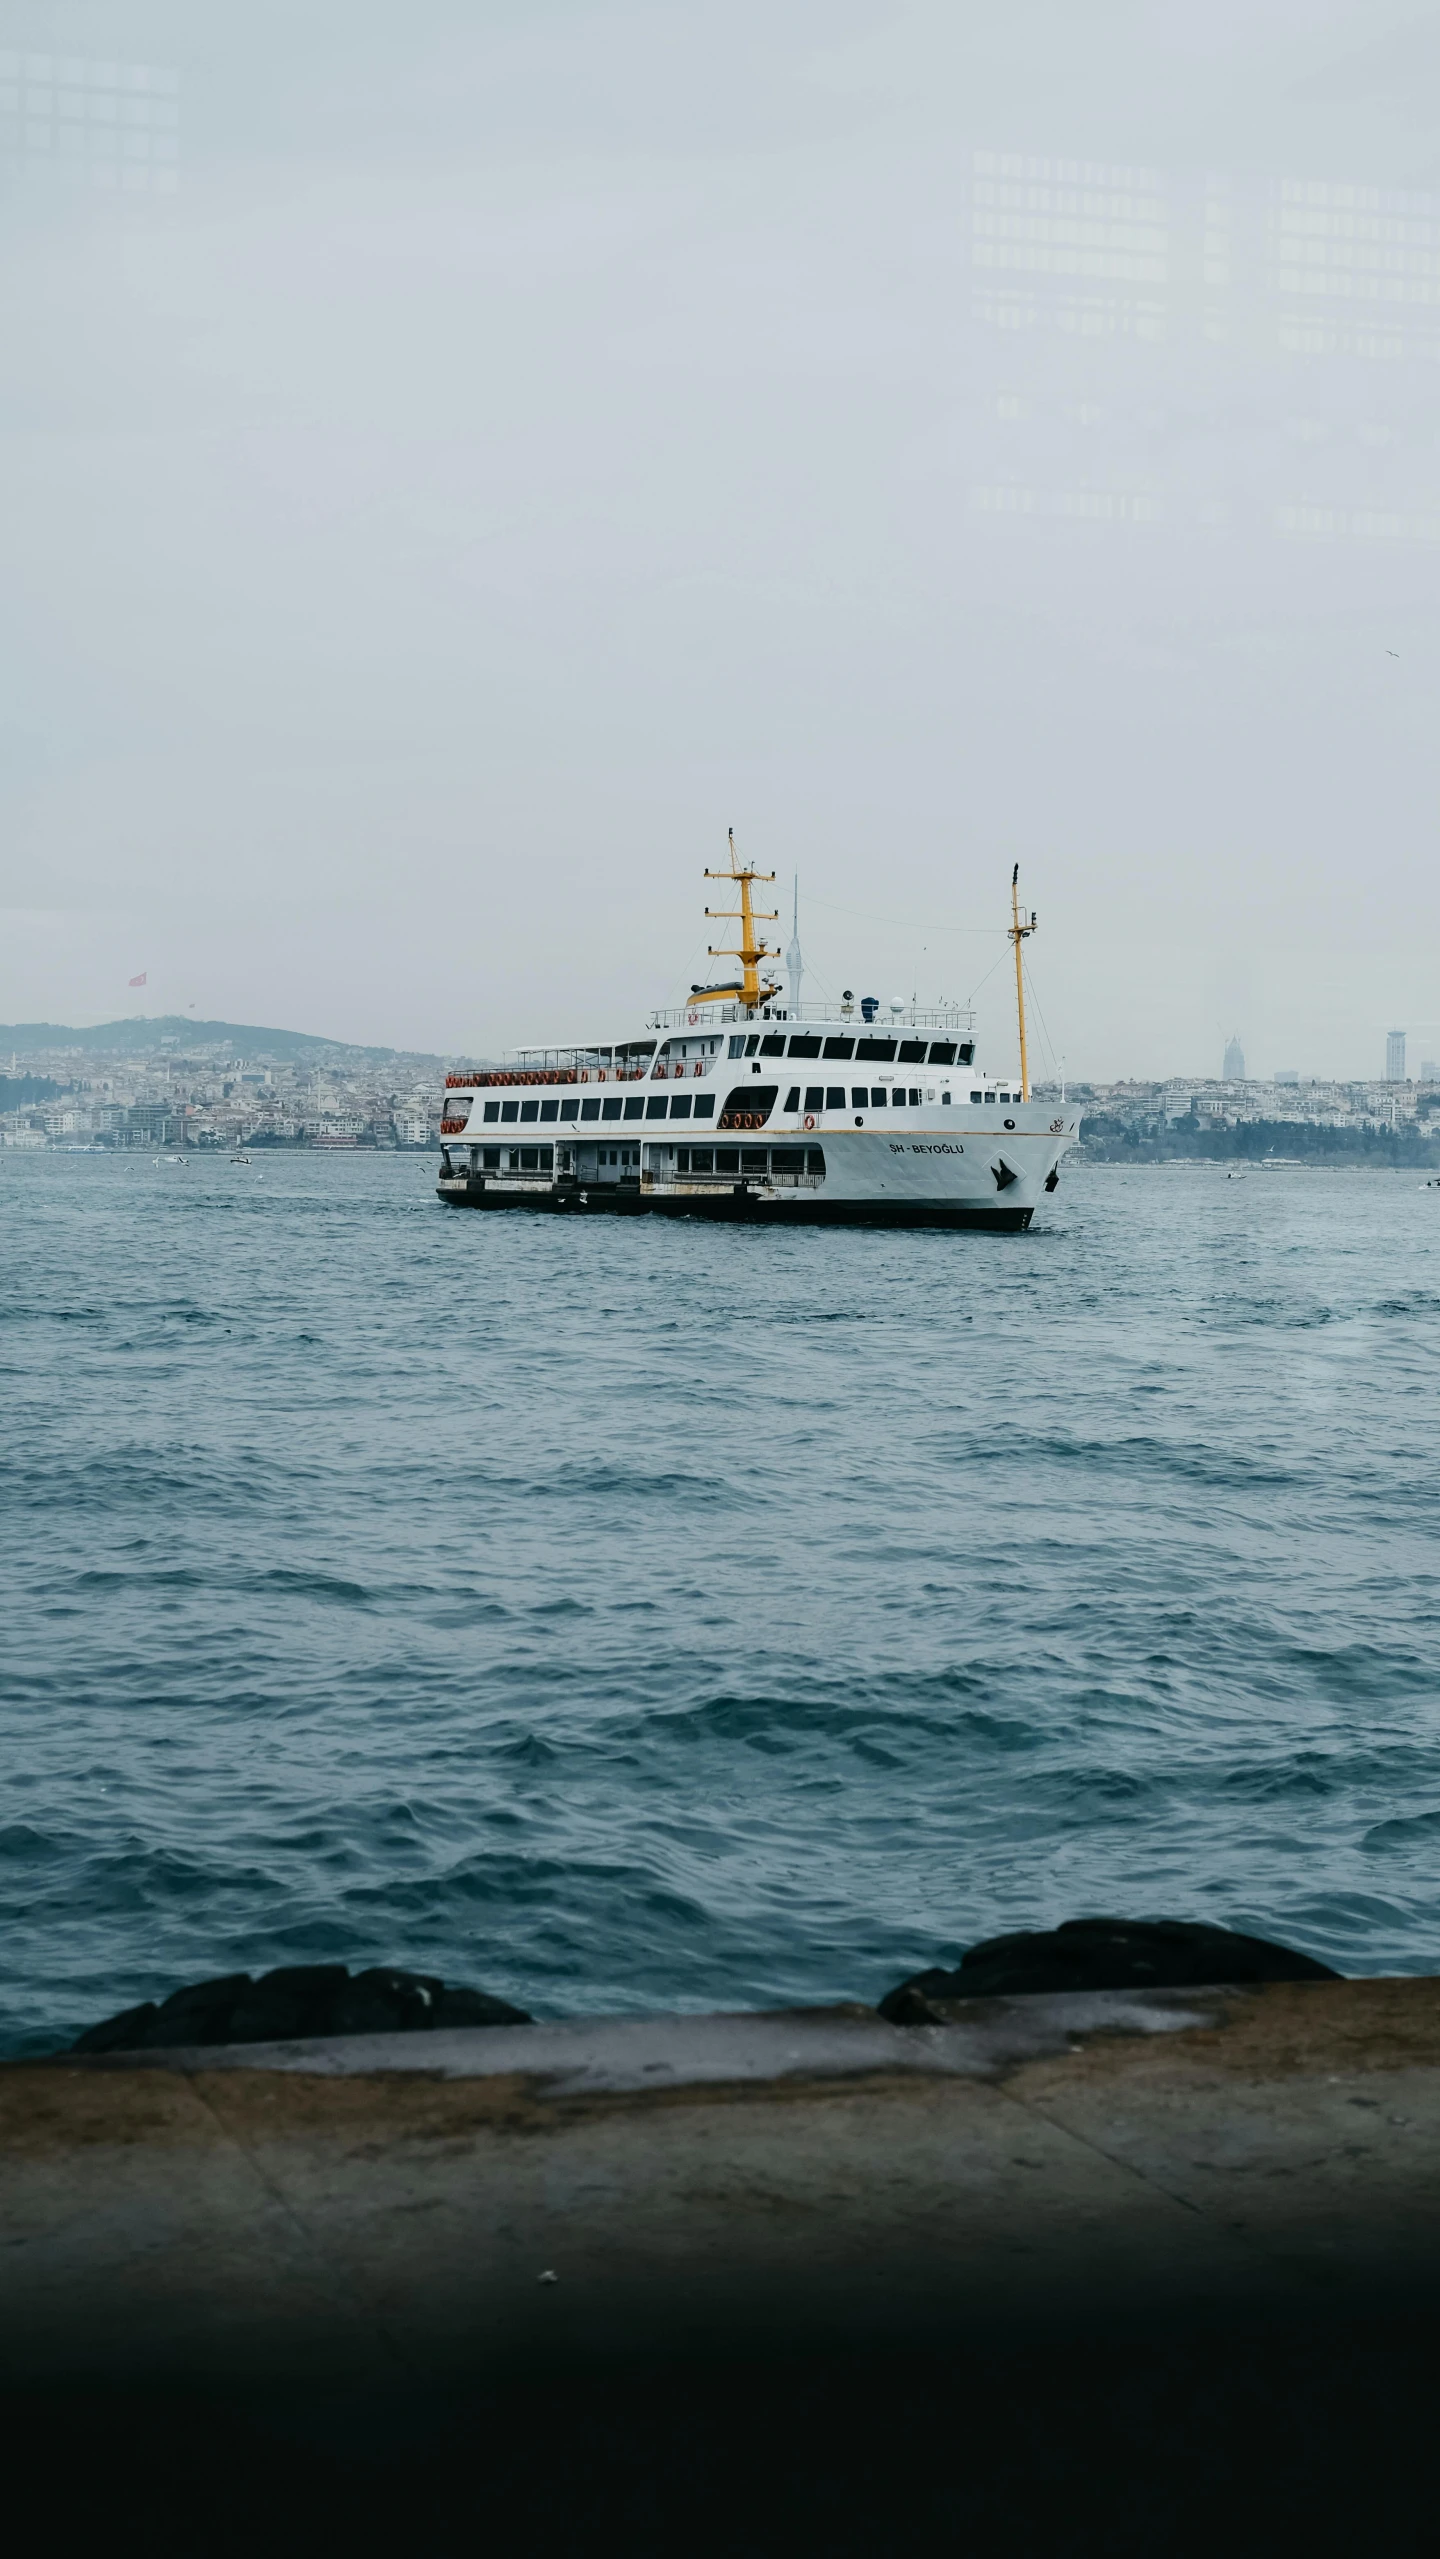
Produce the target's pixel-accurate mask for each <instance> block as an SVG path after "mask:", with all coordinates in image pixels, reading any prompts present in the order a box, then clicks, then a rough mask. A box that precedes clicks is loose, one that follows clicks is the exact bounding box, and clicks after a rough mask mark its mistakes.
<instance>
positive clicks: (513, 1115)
mask: <svg viewBox="0 0 1440 2559" xmlns="http://www.w3.org/2000/svg"><path fill="white" fill-rule="evenodd" d="M500 1117H501V1118H502V1120H518V1118H519V1117H520V1105H519V1103H518V1102H502V1103H501V1105H500Z"/></svg>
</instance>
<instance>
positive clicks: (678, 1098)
mask: <svg viewBox="0 0 1440 2559" xmlns="http://www.w3.org/2000/svg"><path fill="white" fill-rule="evenodd" d="M706 877H707V878H709V879H717V878H718V879H722V880H724V881H725V883H726V884H727V886H732V887H733V888H734V889H735V890H736V891H737V892H738V895H739V899H740V905H739V909H738V910H737V911H735V912H734V920H735V921H736V922H737V923H739V924H740V925H741V928H742V932H741V939H740V943H739V945H738V946H737V947H734V948H733V949H730V950H727V951H725V952H723V953H718V954H715V956H725V957H733V958H736V959H738V960H740V962H741V964H742V974H741V976H740V977H739V978H738V979H737V980H736V981H735V982H734V983H726V984H723V985H718V986H705V987H700V986H697V987H694V988H692V990H691V993H690V997H689V1000H688V1002H687V1003H685V1004H682V1005H679V1006H676V1007H674V1008H672V1009H670V1010H661V1011H659V1012H655V1013H652V1014H651V1015H650V1016H649V1017H648V1020H647V1022H646V1025H645V1028H644V1029H643V1031H639V1032H636V1033H634V1034H632V1035H631V1036H628V1037H624V1038H619V1039H612V1040H609V1041H599V1042H579V1043H576V1044H573V1045H563V1044H562V1045H559V1046H553V1047H545V1048H526V1049H519V1050H516V1051H515V1052H514V1053H513V1059H512V1060H511V1061H510V1062H507V1063H506V1064H505V1065H504V1066H500V1067H478V1068H475V1069H474V1070H472V1071H462V1072H457V1073H454V1074H450V1075H447V1076H446V1078H445V1101H444V1110H443V1116H442V1120H441V1149H442V1151H441V1170H440V1177H439V1184H438V1189H439V1196H440V1198H441V1199H442V1200H444V1201H446V1202H447V1203H448V1204H449V1205H451V1206H452V1207H457V1208H487V1209H501V1208H513V1209H545V1210H554V1211H560V1212H563V1213H565V1214H566V1215H570V1216H585V1215H595V1214H599V1215H603V1216H621V1217H625V1216H662V1217H702V1218H724V1219H730V1220H734V1219H743V1220H746V1221H747V1222H751V1223H763V1224H772V1225H773V1224H784V1225H802V1226H814V1225H882V1226H943V1227H972V1228H983V1229H988V1230H989V1231H991V1232H997V1231H1017V1230H1018V1231H1023V1229H1024V1228H1026V1227H1028V1225H1029V1224H1030V1221H1031V1219H1032V1217H1033V1216H1034V1214H1035V1210H1036V1208H1037V1206H1038V1205H1039V1203H1040V1201H1041V1200H1042V1199H1043V1197H1044V1196H1045V1194H1046V1193H1047V1192H1049V1191H1053V1190H1054V1189H1055V1187H1056V1184H1057V1181H1058V1179H1059V1167H1060V1161H1061V1158H1062V1156H1063V1155H1064V1153H1065V1151H1066V1149H1067V1147H1070V1146H1073V1145H1074V1143H1075V1141H1076V1138H1077V1137H1078V1135H1079V1117H1078V1114H1077V1113H1076V1111H1075V1110H1074V1108H1073V1106H1065V1105H1061V1106H1059V1107H1058V1108H1057V1106H1056V1105H1055V1104H1054V1103H1052V1102H1034V1101H1032V1100H1031V1099H1030V1097H1029V1079H1028V1074H1027V1071H1026V1062H1025V1030H1024V979H1023V970H1022V957H1021V955H1022V948H1023V943H1024V940H1025V938H1026V937H1027V936H1028V935H1029V934H1030V933H1031V932H1032V931H1033V930H1034V918H1033V917H1031V918H1030V919H1029V920H1028V921H1027V920H1026V919H1025V918H1024V917H1023V916H1022V914H1021V911H1020V906H1019V898H1018V874H1017V876H1016V879H1015V880H1012V884H1011V904H1012V923H1011V925H1010V927H1009V931H1010V933H1011V937H1012V939H1013V941H1014V943H1015V964H1016V995H1017V1011H1018V1019H1019V1030H1020V1047H1021V1064H1020V1066H1019V1068H1018V1069H1017V1070H1014V1071H1012V1072H1010V1073H989V1072H982V1071H981V1070H980V1068H979V1067H978V1066H977V1064H976V1042H975V1037H974V1030H973V1022H972V1016H971V1015H970V1013H969V1012H968V1011H967V1010H962V1009H960V1008H957V1007H940V1008H936V1009H926V1008H924V1007H920V1006H917V1005H915V1004H906V1003H903V1002H901V1001H899V1000H894V1001H891V1002H889V1003H887V1004H883V1005H882V1003H881V1002H880V1001H879V999H878V998H876V997H874V996H861V997H860V998H859V999H858V1001H857V1000H856V999H855V998H854V997H852V996H851V995H850V994H848V993H847V994H846V995H845V996H844V997H843V998H842V1000H841V1002H840V1003H839V1005H838V1006H833V1007H830V1008H824V1009H817V1008H816V1007H814V1006H810V1005H805V1006H801V1007H799V1008H792V1007H789V1006H787V1005H786V1004H785V1003H784V1001H783V1000H782V999H783V990H782V988H781V987H780V986H778V985H777V984H773V983H770V982H767V981H766V980H764V979H762V976H761V972H760V963H761V962H762V961H763V960H765V959H767V958H769V957H771V956H773V955H772V954H771V953H770V952H769V951H767V948H766V946H765V944H764V943H763V942H759V941H757V940H756V925H757V923H758V922H761V921H768V920H770V919H769V918H766V917H757V915H756V914H755V911H754V909H753V906H752V901H751V889H752V886H753V883H754V882H755V881H756V880H757V879H768V878H770V877H773V874H770V873H765V872H757V871H754V870H751V869H749V868H746V867H742V866H740V865H739V864H738V863H737V861H736V858H735V852H734V839H733V836H732V838H731V867H730V869H729V870H727V871H724V872H707V874H706ZM725 912H727V913H729V912H730V911H729V910H725Z"/></svg>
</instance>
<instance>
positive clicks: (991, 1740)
mask: <svg viewBox="0 0 1440 2559" xmlns="http://www.w3.org/2000/svg"><path fill="white" fill-rule="evenodd" d="M433 1173H434V1168H433V1164H432V1163H431V1162H430V1161H429V1159H422V1158H420V1157H394V1156H392V1157H388V1158H387V1157H383V1156H382V1157H370V1158H364V1157H352V1158H351V1159H349V1160H339V1161H333V1160H332V1161H307V1160H304V1159H295V1158H287V1157H285V1156H284V1155H277V1156H272V1157H270V1158H269V1159H261V1160H260V1161H258V1162H257V1163H256V1164H255V1165H253V1166H251V1167H250V1168H248V1169H247V1168H245V1167H241V1166H233V1167H232V1166H231V1165H229V1164H227V1163H225V1162H205V1161H193V1162H191V1163H190V1164H189V1165H188V1166H186V1167H185V1168H184V1169H172V1168H169V1167H165V1166H155V1165H152V1164H151V1162H150V1161H149V1159H148V1158H143V1157H142V1158H139V1159H130V1160H127V1159H124V1158H118V1159H113V1160H106V1159H104V1158H96V1157H83V1156H72V1157H66V1156H41V1157H31V1158H26V1157H23V1156H18V1155H15V1154H11V1155H9V1156H8V1157H6V1158H3V1159H0V1257H3V1275H4V1293H3V1300H0V1397H3V1406H0V1409H3V1417H4V1428H3V1440H0V1469H3V1474H0V1483H3V1501H4V1520H3V1547H0V1556H3V1566H0V1570H3V1577H4V1585H5V1587H4V1638H3V1661H0V1787H3V1800H0V1923H3V1946H4V1962H3V1975H4V1979H3V2005H0V2040H3V2044H4V2046H5V2048H7V2049H9V2050H17V2049H19V2050H25V2049H41V2048H44V2047H46V2046H47V2045H52V2044H53V2043H55V2042H56V2041H57V2040H58V2039H60V2038H62V2037H68V2036H69V2035H70V2034H72V2033H73V2032H74V2031H75V2030H76V2029H77V2028H78V2027H79V2026H80V2025H82V2024H84V2023H86V2022H88V2021H90V2020H92V2019H94V2018H96V2017H99V2016H102V2015H104V2014H106V2013H107V2012H108V2011H110V2010H112V2009H114V2008H117V2007H119V2006H121V2005H122V2004H123V2003H126V2002H128V2001H130V2000H133V1999H138V1998H142V1997H147V1996H150V1995H153V1994H157V1993H163V1992H164V1991H165V1990H166V1989H168V1988H171V1987H173V1986H175V1985H176V1984H177V1983H179V1982H181V1981H183V1980H187V1979H195V1978H199V1977H201V1976H203V1975H205V1974H207V1973H218V1972H226V1971H232V1970H239V1969H249V1970H254V1969H257V1968H260V1967H264V1966H268V1965H271V1964H277V1963H286V1962H296V1961H307V1960H311V1961H313V1960H336V1959H339V1960H343V1961H345V1962H348V1963H350V1964H352V1965H360V1964H365V1963H373V1962H396V1963H404V1964H410V1965H414V1966H417V1967H420V1968H423V1969H428V1970H434V1971H438V1972H441V1973H443V1974H445V1975H446V1977H447V1978H449V1979H453V1980H458V1981H468V1982H472V1983H475V1984H477V1985H479V1986H482V1987H484V1988H487V1989H490V1990H493V1991H498V1992H500V1993H502V1994H504V1995H505V1996H507V1997H509V1998H512V1999H514V2000H517V2001H519V2002H520V2003H521V2004H522V2005H523V2006H525V2007H528V2008H533V2009H534V2010H536V2011H537V2012H539V2013H541V2014H559V2013H564V2012H566V2011H577V2010H582V2009H589V2010H619V2009H636V2008H650V2007H660V2006H672V2007H692V2006H704V2007H709V2006H716V2005H729V2006H743V2005H748V2004H751V2003H768V2002H775V2001H789V2000H805V1999H831V1998H836V1997H846V1996H864V1997H873V1996H875V1995H877V1994H878V1993H879V1992H880V1991H882V1990H883V1989H884V1988H885V1987H886V1986H887V1985H888V1984H889V1983H890V1982H892V1981H893V1980H895V1979H896V1978H898V1977H899V1975H900V1974H901V1973H902V1972H904V1971H907V1970H911V1969H913V1968H915V1967H916V1966H917V1965H918V1964H920V1963H922V1962H927V1961H933V1960H935V1959H936V1958H937V1957H950V1958H953V1957H954V1956H955V1955H956V1954H957V1953H958V1952H959V1950H960V1949H961V1948H962V1947H963V1946H965V1945H966V1944H968V1943H970V1942H972V1941H973V1940H974V1939H975V1938H977V1937H979V1936H982V1935H985V1934H987V1933H989V1932H992V1931H994V1930H996V1929H999V1928H1003V1927H1007V1926H1018V1925H1025V1924H1029V1923H1036V1922H1042V1923H1043V1922H1047V1921H1054V1920H1056V1919H1059V1918H1063V1917H1066V1916H1073V1915H1075V1914H1077V1913H1080V1912H1084V1911H1090V1910H1096V1909H1106V1910H1125V1911H1132V1912H1167V1913H1176V1914H1181V1915H1193V1916H1200V1917H1206V1918H1210V1919H1216V1920H1221V1921H1224V1922H1227V1923H1230V1924H1233V1925H1238V1926H1244V1927H1250V1928H1258V1929H1260V1930H1263V1931H1266V1932H1273V1933H1275V1934H1277V1935H1279V1936H1281V1937H1283V1938H1285V1939H1287V1940H1289V1941H1291V1942H1293V1943H1295V1944H1297V1945H1300V1946H1304V1947H1306V1948H1308V1949H1309V1950H1311V1951H1312V1952H1314V1953H1316V1954H1319V1955H1321V1956H1323V1957H1325V1958H1327V1959H1328V1960H1329V1961H1331V1962H1333V1963H1336V1964H1338V1965H1339V1966H1341V1967H1342V1968H1344V1969H1346V1970H1353V1971H1357V1972H1364V1971H1387V1970H1388V1971H1405V1970H1429V1969H1432V1968H1435V1967H1437V1966H1440V1883H1437V1859H1440V1713H1437V1704H1440V1614H1437V1598H1440V1583H1437V1549H1436V1542H1435V1530H1436V1519H1437V1509H1436V1494H1437V1449H1440V1439H1437V1432H1436V1384H1437V1356H1440V1194H1435V1193H1429V1192H1423V1191H1421V1190H1420V1188H1419V1187H1418V1177H1416V1176H1413V1175H1406V1176H1397V1175H1385V1174H1362V1173H1351V1172H1339V1171H1337V1172H1334V1173H1328V1172H1323V1171H1322V1172H1316V1171H1295V1172H1284V1171H1275V1172H1271V1173H1268V1174H1267V1173H1252V1174H1249V1175H1247V1176H1246V1177H1245V1178H1244V1179H1243V1180H1227V1179H1226V1177H1225V1175H1224V1172H1223V1171H1218V1170H1215V1169H1212V1168H1209V1167H1203V1168H1184V1169H1176V1170H1173V1171H1171V1170H1156V1171H1136V1172H1133V1173H1131V1172H1125V1171H1121V1170H1114V1169H1110V1168H1108V1167H1096V1168H1094V1169H1092V1170H1085V1169H1080V1170H1076V1171H1074V1172H1072V1173H1070V1174H1069V1175H1067V1177H1066V1179H1065V1182H1064V1184H1063V1186H1062V1189H1061V1191H1060V1193H1059V1195H1058V1197H1057V1199H1056V1201H1055V1202H1054V1204H1053V1205H1052V1206H1050V1207H1048V1208H1047V1210H1046V1213H1045V1222H1044V1224H1043V1226H1041V1227H1038V1228H1037V1229H1036V1230H1035V1231H1034V1232H1032V1233H1031V1234H1030V1235H1028V1236H997V1237H988V1236H960V1237H943V1236H935V1235H867V1234H843V1233H837V1234H820V1233H815V1232H813V1231H811V1232H805V1231H801V1232H797V1233H795V1234H793V1235H789V1236H780V1235H774V1234H755V1233H749V1232H746V1231H744V1230H742V1229H739V1228H731V1229H724V1228H718V1229H717V1228H703V1227H699V1226H696V1227H693V1228H692V1227H690V1226H687V1225H683V1224H675V1225H671V1224H662V1223H660V1222H653V1223H652V1222H651V1221H648V1220H641V1221H637V1222H633V1223H632V1222H629V1221H626V1222H623V1223H622V1222H612V1221H610V1220H608V1219H607V1220H597V1221H595V1222H592V1223H588V1224H585V1225H581V1226H575V1225H573V1224H571V1223H569V1222H568V1221H567V1222H566V1223H565V1224H563V1225H560V1224H557V1223H555V1222H554V1221H552V1220H550V1219H547V1218H531V1217H529V1216H522V1215H511V1216H505V1217H481V1216H475V1215H464V1214H456V1213H454V1212H452V1211H448V1210H445V1209H442V1208H441V1207H439V1206H438V1204H437V1203H436V1202H435V1200H434V1197H433V1192H432V1182H433Z"/></svg>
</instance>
